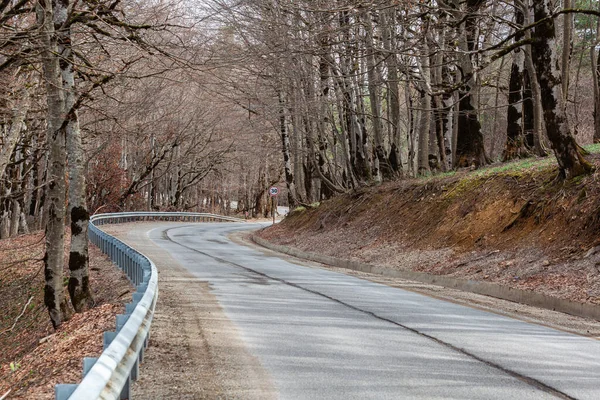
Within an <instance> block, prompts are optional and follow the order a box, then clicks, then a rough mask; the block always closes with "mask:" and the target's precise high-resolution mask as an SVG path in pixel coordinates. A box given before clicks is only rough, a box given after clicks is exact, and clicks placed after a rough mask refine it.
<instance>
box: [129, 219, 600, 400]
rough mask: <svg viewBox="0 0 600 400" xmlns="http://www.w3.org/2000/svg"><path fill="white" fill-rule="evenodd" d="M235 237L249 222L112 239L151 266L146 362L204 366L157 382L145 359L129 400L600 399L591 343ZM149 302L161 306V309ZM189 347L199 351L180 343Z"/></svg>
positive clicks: (599, 355) (163, 228)
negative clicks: (154, 277) (154, 291)
mask: <svg viewBox="0 0 600 400" xmlns="http://www.w3.org/2000/svg"><path fill="white" fill-rule="evenodd" d="M245 229H256V225H251V224H229V223H210V224H193V225H192V224H187V225H185V224H173V223H171V224H161V225H150V224H138V225H136V228H135V229H133V230H131V231H130V232H129V233H128V234H126V235H125V234H122V235H120V236H121V237H123V238H124V239H125V241H128V242H129V243H130V244H131V245H133V246H134V247H136V248H139V249H140V250H141V251H142V252H144V253H146V254H147V255H149V256H150V258H153V259H154V260H156V262H157V264H158V269H159V276H160V277H161V281H160V282H161V283H159V285H160V286H159V304H158V307H157V317H156V319H157V322H156V324H158V326H157V327H156V329H158V330H159V331H162V332H163V333H162V334H161V333H159V336H160V335H162V342H161V343H162V344H161V345H157V347H158V349H159V352H160V349H161V348H162V349H163V352H164V351H165V350H164V348H165V347H166V346H169V345H172V346H173V341H177V340H179V341H180V342H181V343H179V345H178V346H184V347H185V348H186V349H187V350H186V353H185V354H186V356H185V357H184V358H185V362H187V363H188V364H190V363H191V364H194V362H195V361H194V360H193V358H194V357H195V356H194V355H193V354H192V353H196V354H200V353H202V352H203V354H204V356H203V357H205V358H204V360H205V361H197V362H196V364H197V365H194V366H193V367H191V368H182V371H181V373H180V374H179V373H177V371H175V373H174V374H172V377H171V378H168V377H167V375H168V374H167V375H164V374H165V373H164V372H161V371H165V368H164V366H162V367H161V366H160V363H161V360H163V358H165V357H166V358H168V357H169V354H171V353H172V352H171V351H170V350H167V351H166V353H165V354H162V353H161V356H160V357H156V358H155V359H152V358H151V357H150V356H149V360H147V361H146V363H147V364H149V365H144V366H142V371H141V374H142V379H141V380H140V381H139V385H137V389H136V390H138V392H139V393H142V396H141V397H148V396H151V397H152V396H154V397H156V396H160V397H161V398H166V397H171V398H190V399H194V398H280V399H510V398H513V399H546V398H548V399H550V398H564V399H571V398H575V399H600V341H598V340H595V339H591V338H586V337H582V336H577V335H574V334H570V333H566V332H562V331H558V330H554V329H551V328H548V327H544V326H540V325H535V324H530V323H526V322H523V321H520V320H515V319H511V318H508V317H506V316H501V315H497V314H493V313H488V312H485V311H482V310H479V309H474V308H470V307H466V306H462V305H458V304H454V303H449V302H445V301H442V300H439V299H434V298H430V297H427V296H424V295H421V294H417V293H414V292H409V291H404V290H401V289H398V288H393V287H389V286H385V285H381V284H378V283H373V282H370V281H367V280H362V279H359V278H356V277H352V276H348V275H345V274H340V273H337V272H333V271H328V270H324V269H320V268H311V267H307V266H303V265H298V264H296V263H290V262H288V261H285V260H283V259H281V258H278V257H274V256H272V255H268V254H265V253H263V252H261V251H257V250H255V249H252V248H249V247H245V246H242V245H238V244H235V243H233V242H232V241H231V240H230V239H229V238H228V235H230V234H231V233H232V232H235V231H239V230H245ZM174 264H177V265H176V267H174ZM169 268H176V270H170V269H169ZM178 274H179V275H178ZM180 284H184V285H185V286H179V285H180ZM165 291H166V292H165ZM165 296H166V297H170V298H168V299H166V300H165V299H164V297H165ZM161 299H162V300H163V302H164V301H168V302H169V303H168V304H167V305H165V307H164V308H163V309H162V311H161ZM209 306H210V307H211V308H210V309H206V307H209ZM194 307H198V308H197V310H196V311H194ZM202 307H204V308H202ZM180 308H184V309H185V310H187V311H188V312H191V313H192V315H194V319H195V324H196V328H194V329H196V330H197V331H198V332H197V333H192V334H189V335H187V336H186V338H185V339H181V336H177V335H181V331H183V330H186V331H189V329H188V328H185V329H184V328H176V327H175V326H179V325H177V324H184V323H187V321H188V320H189V319H190V318H191V317H190V316H188V317H185V316H183V317H182V316H181V315H180V318H179V319H180V320H185V321H184V322H181V321H180V322H174V321H175V320H176V319H177V318H175V314H176V313H179V312H180V310H179V309H180ZM167 309H168V310H169V311H165V310H167ZM207 310H208V311H207ZM178 315H179V314H178ZM215 324H218V326H216V325H215ZM173 327H175V329H173ZM154 329H155V325H153V331H154ZM168 332H172V333H173V334H174V335H175V337H176V338H177V337H179V339H171V338H170V337H169V333H168ZM153 335H154V334H153ZM196 336H197V337H201V338H202V342H201V344H199V345H194V346H192V345H190V344H189V343H187V344H186V343H184V342H185V341H189V340H192V339H190V338H193V337H196ZM190 348H192V349H191V350H190ZM153 350H154V349H153V348H152V347H151V348H150V349H149V352H148V354H149V355H151V354H152V352H153ZM180 356H181V355H180ZM180 356H178V357H180ZM171 358H173V357H171ZM176 361H177V360H176ZM171 362H172V363H173V360H171ZM144 368H147V369H148V371H147V372H145V371H144ZM173 368H178V367H177V364H176V363H174V364H173V365H172V366H170V367H168V368H166V369H167V370H168V369H173ZM232 370H233V372H231V371H232ZM153 371H154V372H153ZM145 373H148V374H149V375H150V379H147V378H144V374H145ZM181 374H183V375H184V376H185V377H186V378H185V379H179V380H180V381H179V383H177V385H174V386H172V387H171V386H169V383H172V382H173V380H177V377H178V376H179V375H181ZM183 375H182V376H183ZM161 380H162V381H161ZM190 381H193V382H191V383H190ZM186 385H188V386H187V387H186ZM190 385H191V386H193V387H191V386H190ZM144 386H148V387H150V386H152V387H154V389H152V391H150V392H144ZM156 387H160V388H161V389H160V390H162V392H160V393H159V392H156V391H155V390H158V389H156ZM207 388H211V389H207Z"/></svg>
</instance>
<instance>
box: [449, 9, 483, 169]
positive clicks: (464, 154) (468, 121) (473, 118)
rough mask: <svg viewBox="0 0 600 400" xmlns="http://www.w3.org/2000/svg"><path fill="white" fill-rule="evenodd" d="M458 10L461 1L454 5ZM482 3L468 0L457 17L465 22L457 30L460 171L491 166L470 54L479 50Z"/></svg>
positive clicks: (458, 156) (457, 146)
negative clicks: (479, 111) (480, 120)
mask: <svg viewBox="0 0 600 400" xmlns="http://www.w3.org/2000/svg"><path fill="white" fill-rule="evenodd" d="M454 3H455V4H456V5H457V7H456V8H457V9H459V7H460V5H459V4H460V3H459V2H458V1H454ZM482 3H483V1H482V0H467V1H466V5H465V6H466V11H465V12H460V13H455V15H456V16H457V17H459V18H456V19H457V20H462V21H464V22H461V24H460V25H459V27H458V47H459V55H458V59H459V64H460V69H461V78H460V79H462V83H463V84H462V85H461V87H460V89H459V90H458V95H459V99H460V100H459V117H458V137H457V139H456V158H455V166H457V167H469V166H475V167H480V166H482V165H485V164H488V163H489V161H490V160H489V159H488V157H487V156H486V154H485V149H484V145H483V134H482V133H481V124H480V122H479V117H478V115H477V113H478V112H477V108H476V107H475V101H476V98H475V96H474V94H475V93H476V79H475V75H474V71H473V62H472V60H471V56H470V55H469V53H470V52H471V51H473V50H474V49H475V47H476V32H475V30H476V27H475V21H476V13H477V11H478V10H479V8H480V7H481V5H482Z"/></svg>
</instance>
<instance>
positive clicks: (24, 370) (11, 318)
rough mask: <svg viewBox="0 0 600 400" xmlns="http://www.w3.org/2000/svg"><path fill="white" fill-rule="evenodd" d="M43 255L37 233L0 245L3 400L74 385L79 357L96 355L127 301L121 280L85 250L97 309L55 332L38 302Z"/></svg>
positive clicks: (47, 395)
mask: <svg viewBox="0 0 600 400" xmlns="http://www.w3.org/2000/svg"><path fill="white" fill-rule="evenodd" d="M68 240H69V238H68V237H67V241H68ZM43 252H44V236H43V234H42V233H35V234H31V235H23V236H19V237H16V238H13V239H6V240H2V241H0V299H1V300H0V349H2V351H1V352H0V397H2V396H3V395H4V394H5V393H7V392H8V391H9V390H10V394H9V395H8V397H7V398H8V399H53V398H54V385H55V384H57V383H77V382H79V381H80V380H81V371H82V370H81V367H82V362H83V357H97V356H98V355H100V353H101V352H102V332H104V331H108V330H114V328H115V315H116V314H119V313H122V312H123V311H124V303H126V302H129V301H131V294H132V293H133V288H132V286H131V285H130V284H129V281H128V280H127V278H126V277H125V275H124V274H122V273H121V271H120V270H119V269H118V268H115V266H114V265H113V264H112V263H111V262H110V260H109V259H108V258H106V257H105V256H104V255H103V254H101V253H100V251H99V250H98V249H97V248H96V247H94V246H90V285H91V288H92V292H93V296H94V300H95V302H96V306H95V307H94V308H92V309H91V310H88V311H86V312H84V313H81V314H74V313H73V314H72V315H71V318H70V319H69V320H68V321H67V322H65V323H63V324H62V325H61V326H60V327H59V329H58V330H57V331H54V330H53V329H52V325H51V324H50V319H49V316H48V312H47V311H46V308H45V306H44V300H43V296H44V295H43V292H44V274H43V263H42V260H41V259H42V257H43ZM67 276H68V269H65V277H67ZM66 283H67V282H66V280H65V296H66V298H68V294H67V293H66Z"/></svg>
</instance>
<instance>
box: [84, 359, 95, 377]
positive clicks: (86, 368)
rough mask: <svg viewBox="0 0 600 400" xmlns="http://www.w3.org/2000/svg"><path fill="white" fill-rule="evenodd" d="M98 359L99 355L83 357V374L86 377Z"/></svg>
mask: <svg viewBox="0 0 600 400" xmlns="http://www.w3.org/2000/svg"><path fill="white" fill-rule="evenodd" d="M96 361H98V358H97V357H84V358H83V376H84V377H85V376H86V375H87V373H88V372H90V369H92V367H93V366H94V364H96Z"/></svg>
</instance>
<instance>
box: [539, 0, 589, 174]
mask: <svg viewBox="0 0 600 400" xmlns="http://www.w3.org/2000/svg"><path fill="white" fill-rule="evenodd" d="M533 10H534V18H535V22H537V23H538V25H537V26H536V28H535V34H534V37H535V41H534V43H533V45H532V58H533V64H534V66H535V69H536V74H537V79H538V82H539V85H540V91H541V98H542V107H543V110H544V121H545V124H546V133H547V135H548V138H549V139H550V142H551V145H552V149H553V150H554V154H555V156H556V159H557V160H558V165H559V171H560V176H561V177H563V178H567V179H570V178H572V177H575V176H578V175H581V174H584V173H586V172H589V171H591V170H592V165H591V164H590V163H589V162H588V161H587V160H586V159H585V157H584V155H583V154H582V151H581V149H580V147H579V146H578V144H577V143H576V141H575V138H574V137H573V135H572V134H571V129H570V126H569V121H568V119H567V114H566V108H565V107H564V97H563V92H562V81H561V73H560V70H559V67H558V54H557V53H558V50H557V49H558V47H559V46H558V43H557V40H556V27H555V24H554V19H552V18H548V17H549V16H550V15H551V12H550V10H551V0H534V1H533Z"/></svg>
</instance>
